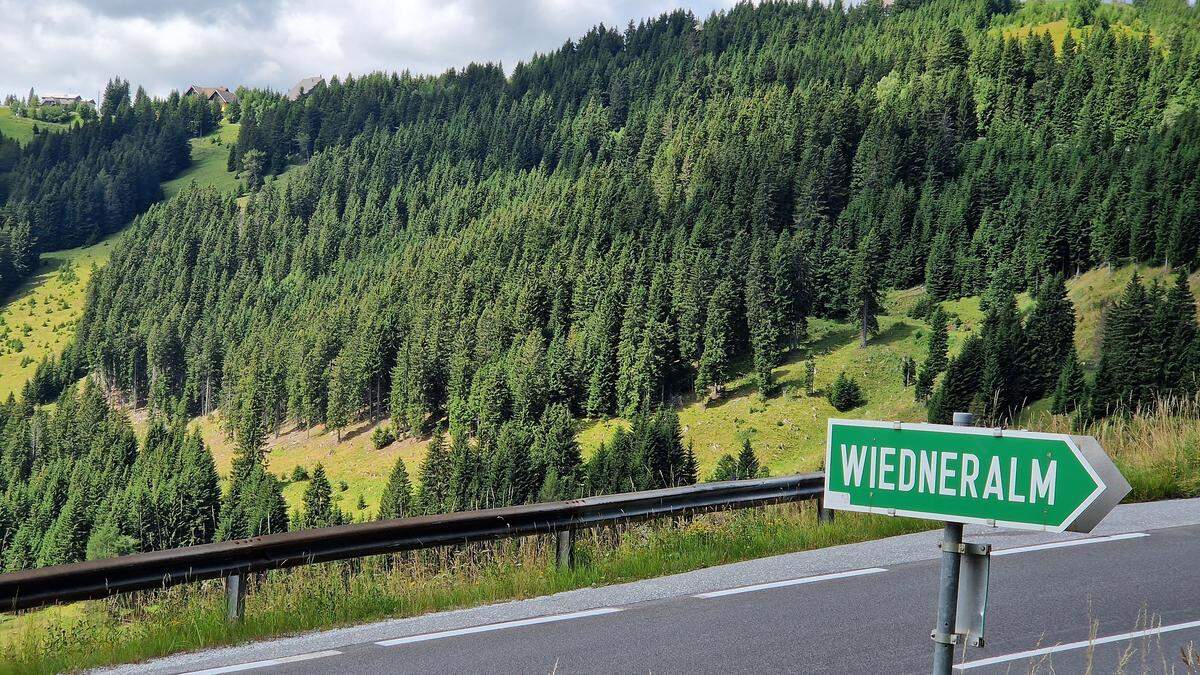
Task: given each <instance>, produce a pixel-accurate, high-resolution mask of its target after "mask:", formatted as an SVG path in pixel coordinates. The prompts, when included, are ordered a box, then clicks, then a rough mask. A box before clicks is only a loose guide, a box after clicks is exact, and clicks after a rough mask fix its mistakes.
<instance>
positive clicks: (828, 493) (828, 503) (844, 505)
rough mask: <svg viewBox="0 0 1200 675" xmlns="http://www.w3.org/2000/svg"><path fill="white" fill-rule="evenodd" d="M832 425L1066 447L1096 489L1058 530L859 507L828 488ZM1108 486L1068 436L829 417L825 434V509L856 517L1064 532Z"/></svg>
mask: <svg viewBox="0 0 1200 675" xmlns="http://www.w3.org/2000/svg"><path fill="white" fill-rule="evenodd" d="M834 425H841V426H851V427H869V428H873V429H896V430H911V431H931V432H935V433H954V434H976V435H979V436H997V435H999V436H1001V437H1009V438H1028V439H1031V440H1041V441H1060V442H1063V443H1066V444H1067V447H1069V448H1070V449H1071V452H1073V453H1074V454H1075V458H1076V459H1077V460H1079V464H1080V465H1081V466H1082V467H1083V468H1084V470H1085V471H1087V472H1088V475H1090V476H1091V477H1092V480H1093V481H1095V483H1096V489H1095V490H1093V491H1092V493H1091V494H1090V495H1088V497H1087V498H1086V499H1084V500H1083V502H1082V503H1081V504H1080V505H1079V507H1078V508H1076V509H1075V510H1074V511H1073V512H1071V514H1070V515H1068V516H1067V517H1066V518H1065V519H1064V520H1063V522H1062V523H1060V524H1059V525H1057V526H1049V525H1033V524H1031V523H1020V522H1011V521H1007V520H992V519H989V518H975V517H972V516H950V517H947V514H944V513H929V512H925V511H909V510H907V509H892V508H881V507H878V506H860V505H857V504H851V503H850V493H848V492H841V491H838V490H832V489H830V485H829V480H830V478H829V467H830V466H831V464H830V462H832V461H833V427H834ZM1106 489H1108V486H1107V485H1106V484H1105V483H1104V480H1103V479H1102V478H1100V475H1099V474H1098V473H1096V469H1095V467H1093V466H1092V464H1091V462H1089V461H1087V458H1086V457H1084V455H1083V452H1082V451H1081V450H1080V449H1079V446H1078V445H1076V443H1075V440H1074V439H1073V438H1071V436H1070V435H1068V434H1051V433H1045V432H1041V431H1016V430H1008V429H999V428H989V427H958V426H953V425H950V424H929V423H927V422H886V421H881V420H846V419H837V418H834V417H830V418H829V421H828V424H827V428H826V433H825V495H824V498H825V507H826V508H831V509H838V510H841V511H857V512H859V513H875V514H880V515H885V516H907V517H909V518H923V519H926V520H941V521H947V522H952V523H970V524H974V525H985V526H988V527H1007V528H1010V529H1015V530H1035V531H1038V532H1065V531H1066V530H1067V528H1069V527H1070V526H1071V524H1072V523H1073V522H1075V519H1076V518H1078V517H1079V515H1080V514H1082V513H1083V512H1084V511H1085V510H1086V509H1087V507H1088V506H1090V505H1091V504H1092V502H1094V501H1096V499H1097V498H1099V497H1100V495H1101V494H1103V493H1104V491H1105V490H1106Z"/></svg>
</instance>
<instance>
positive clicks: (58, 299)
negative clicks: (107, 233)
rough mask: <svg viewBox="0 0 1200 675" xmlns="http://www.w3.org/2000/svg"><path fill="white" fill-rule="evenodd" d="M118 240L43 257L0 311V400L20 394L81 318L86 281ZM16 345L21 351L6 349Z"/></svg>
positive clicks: (110, 238)
mask: <svg viewBox="0 0 1200 675" xmlns="http://www.w3.org/2000/svg"><path fill="white" fill-rule="evenodd" d="M119 237H120V235H119V234H118V235H114V236H112V237H109V238H108V239H105V240H103V241H101V242H100V243H98V244H93V245H92V246H85V247H82V248H73V249H69V250H65V251H55V252H53V253H43V254H42V266H41V268H39V269H38V271H37V272H36V273H35V274H34V275H33V276H32V277H30V278H29V279H28V280H26V281H25V283H23V284H21V286H20V287H18V288H17V290H16V291H14V292H13V293H12V294H11V295H9V296H8V297H7V298H6V299H5V302H4V304H3V306H0V398H7V397H8V395H9V394H10V393H19V392H20V391H21V387H23V386H25V382H26V381H27V380H28V379H29V378H30V377H31V376H32V375H33V373H34V370H35V369H36V368H37V364H38V362H40V361H41V360H42V359H43V358H45V357H47V356H49V355H58V354H59V353H61V352H62V350H63V347H64V346H65V345H66V344H67V342H69V341H70V340H71V338H73V337H74V335H75V324H76V323H77V322H78V321H79V318H80V317H81V316H82V315H83V303H84V299H85V298H86V291H87V282H88V280H89V279H91V276H92V271H93V270H94V269H95V268H96V267H97V266H103V265H104V264H105V263H107V262H108V257H109V255H110V254H111V253H112V249H113V247H114V246H115V245H116V241H117V239H118V238H119ZM9 339H15V340H19V342H20V345H19V346H20V347H21V348H20V349H16V348H15V347H16V346H17V345H16V344H15V343H14V344H9V343H8V342H7V341H8V340H9Z"/></svg>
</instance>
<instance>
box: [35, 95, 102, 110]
mask: <svg viewBox="0 0 1200 675" xmlns="http://www.w3.org/2000/svg"><path fill="white" fill-rule="evenodd" d="M38 100H39V101H41V104H42V105H75V104H76V103H86V104H88V105H90V106H92V107H93V108H94V107H96V102H95V101H91V100H87V101H85V100H84V98H83V97H82V96H79V95H75V96H69V95H66V94H45V95H44V96H42V97H41V98H40V99H38Z"/></svg>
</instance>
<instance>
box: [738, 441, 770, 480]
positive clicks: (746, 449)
mask: <svg viewBox="0 0 1200 675" xmlns="http://www.w3.org/2000/svg"><path fill="white" fill-rule="evenodd" d="M764 474H765V469H764V467H761V466H759V463H758V455H756V454H754V448H753V447H752V446H751V445H750V439H749V438H745V439H742V449H741V451H740V452H738V456H737V477H738V478H740V479H742V480H746V479H748V478H758V477H759V476H762V475H764Z"/></svg>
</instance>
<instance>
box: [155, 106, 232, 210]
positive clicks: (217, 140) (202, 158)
mask: <svg viewBox="0 0 1200 675" xmlns="http://www.w3.org/2000/svg"><path fill="white" fill-rule="evenodd" d="M240 129H241V125H238V124H227V123H225V122H222V123H221V125H220V126H219V127H218V128H217V130H216V131H214V132H212V133H211V134H209V135H207V136H204V137H201V138H193V139H192V140H191V144H192V164H191V166H189V167H188V168H186V169H184V170H183V172H182V173H180V174H179V175H178V176H176V177H175V178H173V179H172V180H169V181H167V182H165V183H163V184H162V189H163V197H164V198H165V199H170V198H171V197H174V196H175V195H177V194H179V191H180V190H182V189H183V188H184V187H185V186H187V185H188V184H190V183H192V182H193V181H194V182H195V183H197V184H198V185H202V186H206V187H215V188H217V189H218V190H222V191H231V190H234V189H236V188H237V186H238V180H237V178H236V177H235V176H234V174H233V173H231V172H229V171H226V170H225V167H226V164H227V162H228V161H229V148H230V147H231V146H232V145H233V144H234V143H236V142H237V137H238V131H239V130H240Z"/></svg>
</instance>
